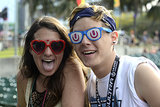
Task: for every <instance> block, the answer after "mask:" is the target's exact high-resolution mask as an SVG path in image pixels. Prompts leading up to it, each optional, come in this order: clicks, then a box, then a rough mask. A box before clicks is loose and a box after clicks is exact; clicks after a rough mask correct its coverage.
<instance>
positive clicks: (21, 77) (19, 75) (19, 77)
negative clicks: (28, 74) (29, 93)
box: [16, 71, 27, 85]
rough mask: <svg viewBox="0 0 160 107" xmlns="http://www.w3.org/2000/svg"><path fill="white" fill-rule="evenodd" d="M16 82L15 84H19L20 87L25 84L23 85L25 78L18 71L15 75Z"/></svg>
mask: <svg viewBox="0 0 160 107" xmlns="http://www.w3.org/2000/svg"><path fill="white" fill-rule="evenodd" d="M16 80H17V82H18V83H20V84H21V85H22V84H25V83H26V82H27V78H25V77H24V76H23V75H22V73H21V71H19V72H18V73H17V75H16Z"/></svg>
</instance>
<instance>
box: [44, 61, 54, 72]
mask: <svg viewBox="0 0 160 107" xmlns="http://www.w3.org/2000/svg"><path fill="white" fill-rule="evenodd" d="M43 68H44V70H46V71H51V70H52V69H53V62H50V63H47V62H43Z"/></svg>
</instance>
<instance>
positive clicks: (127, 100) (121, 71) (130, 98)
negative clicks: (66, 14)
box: [87, 56, 160, 107]
mask: <svg viewBox="0 0 160 107" xmlns="http://www.w3.org/2000/svg"><path fill="white" fill-rule="evenodd" d="M143 62H146V63H148V64H149V65H150V66H152V67H153V68H154V69H155V70H156V71H158V72H160V71H159V69H158V67H157V66H156V65H155V64H154V63H153V62H152V61H151V60H149V59H146V58H144V57H130V56H121V57H120V63H119V68H118V73H117V77H116V80H115V84H114V90H113V93H114V96H113V98H114V97H116V98H117V101H118V105H119V106H118V107H149V105H148V104H147V103H146V102H144V101H142V100H141V99H140V98H139V97H138V96H137V94H136V90H135V88H134V74H135V70H136V68H137V65H138V64H140V63H143ZM109 77H110V74H108V75H107V76H105V77H104V78H101V79H98V92H99V95H100V99H101V101H102V107H105V101H106V96H107V89H108V80H109ZM87 90H88V98H89V101H90V102H91V103H92V104H91V107H97V104H96V103H97V101H96V76H95V74H94V73H93V71H91V75H90V77H89V80H88V83H87ZM115 93H116V94H115ZM103 102H104V103H103ZM113 105H114V102H112V106H113ZM113 107H114V106H113Z"/></svg>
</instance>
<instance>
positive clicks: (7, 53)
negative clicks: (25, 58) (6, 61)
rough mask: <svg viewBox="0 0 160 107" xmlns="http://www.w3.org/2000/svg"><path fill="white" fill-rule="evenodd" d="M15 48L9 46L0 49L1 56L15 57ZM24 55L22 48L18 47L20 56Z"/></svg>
mask: <svg viewBox="0 0 160 107" xmlns="http://www.w3.org/2000/svg"><path fill="white" fill-rule="evenodd" d="M14 54H15V52H14V48H13V47H12V48H8V49H5V50H2V51H0V58H10V57H14ZM20 55H22V48H18V56H20Z"/></svg>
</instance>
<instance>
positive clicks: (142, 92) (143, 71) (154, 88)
mask: <svg viewBox="0 0 160 107" xmlns="http://www.w3.org/2000/svg"><path fill="white" fill-rule="evenodd" d="M158 84H160V73H159V71H156V70H155V69H154V68H153V67H152V66H150V65H149V64H148V63H141V64H139V65H138V67H137V69H136V72H135V89H136V92H137V95H138V96H139V97H140V98H141V99H142V100H144V101H146V102H147V103H148V104H149V105H151V106H154V107H159V106H160V102H159V101H158V99H160V94H159V92H160V85H158Z"/></svg>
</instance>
